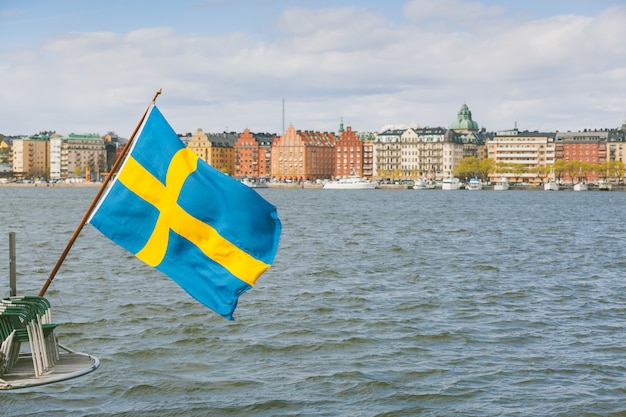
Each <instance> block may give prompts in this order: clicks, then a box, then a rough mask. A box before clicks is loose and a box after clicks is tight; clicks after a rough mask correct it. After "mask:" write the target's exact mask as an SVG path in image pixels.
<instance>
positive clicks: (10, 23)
mask: <svg viewBox="0 0 626 417" xmlns="http://www.w3.org/2000/svg"><path fill="white" fill-rule="evenodd" d="M623 22H626V2H625V1H624V0H616V1H610V0H606V1H605V0H567V1H565V0H543V1H534V0H530V1H529V0H525V1H516V0H511V1H493V0H489V1H488V0H483V1H463V0H381V1H372V0H369V1H368V0H361V1H357V0H352V1H348V0H333V1H331V0H311V1H308V0H300V1H299V0H292V1H287V0H266V1H261V0H179V1H176V2H174V1H168V2H165V1H158V0H151V1H144V0H125V1H120V0H109V1H106V2H86V1H79V0H55V1H46V0H19V1H18V0H0V83H1V84H2V85H1V88H0V133H4V134H7V135H18V134H32V133H37V132H39V131H42V130H55V131H57V132H59V133H63V134H67V133H99V134H105V133H106V132H108V131H115V132H117V133H118V134H119V135H121V136H126V137H127V136H129V135H130V133H131V132H132V130H133V128H134V127H135V124H136V123H137V121H138V119H139V117H140V116H141V114H142V113H143V110H144V109H145V106H146V105H147V103H148V101H149V100H150V99H151V98H152V95H153V93H154V91H155V90H156V89H157V88H161V87H162V88H163V95H162V96H161V97H160V98H159V99H158V105H159V107H160V108H161V110H162V112H163V113H164V114H165V116H166V117H167V118H168V120H169V121H170V124H171V125H172V126H173V127H174V129H175V130H176V131H178V132H181V133H183V132H194V131H195V130H196V129H198V128H202V129H203V130H205V131H208V132H221V131H224V130H229V131H242V130H243V129H245V128H249V129H251V130H252V131H256V132H273V133H280V132H281V131H282V128H283V105H282V102H283V99H284V100H285V112H284V123H285V125H287V126H288V125H289V124H293V125H294V127H295V128H296V129H302V130H321V131H335V130H337V128H338V126H339V122H340V120H341V118H343V120H344V122H345V123H346V124H349V125H351V126H352V127H353V129H354V130H357V131H378V130H380V129H382V128H383V127H385V126H388V125H418V126H444V127H448V126H449V125H450V124H451V123H452V121H454V119H455V118H456V114H457V112H458V110H459V109H460V107H461V106H462V105H463V103H467V105H468V106H469V108H470V110H471V111H472V113H473V118H474V120H476V121H477V122H478V123H479V125H480V126H481V127H485V128H486V129H488V130H490V131H493V130H502V129H510V128H513V127H514V126H515V125H516V124H517V126H518V128H520V129H523V130H525V129H528V130H541V131H554V130H580V129H594V128H606V127H608V128H613V127H618V126H619V125H621V124H622V123H623V122H624V120H625V118H626V43H625V42H624V39H626V25H624V23H623Z"/></svg>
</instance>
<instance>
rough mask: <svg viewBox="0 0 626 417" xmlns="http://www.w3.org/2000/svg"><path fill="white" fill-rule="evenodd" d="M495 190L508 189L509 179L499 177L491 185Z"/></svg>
mask: <svg viewBox="0 0 626 417" xmlns="http://www.w3.org/2000/svg"><path fill="white" fill-rule="evenodd" d="M493 189H494V190H495V191H506V190H508V189H509V180H508V179H507V178H506V177H500V178H499V179H498V181H496V183H495V184H494V186H493Z"/></svg>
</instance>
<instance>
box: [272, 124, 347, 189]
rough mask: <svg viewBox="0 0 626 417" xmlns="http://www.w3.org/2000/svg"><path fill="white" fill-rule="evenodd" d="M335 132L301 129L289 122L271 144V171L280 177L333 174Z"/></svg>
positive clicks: (313, 176)
mask: <svg viewBox="0 0 626 417" xmlns="http://www.w3.org/2000/svg"><path fill="white" fill-rule="evenodd" d="M335 142H336V138H335V134H334V133H328V132H312V131H300V130H296V129H294V127H293V126H289V128H288V129H287V131H286V132H285V134H284V135H283V136H281V137H277V138H275V139H274V141H273V143H272V148H271V167H272V168H271V175H272V178H275V179H277V180H291V181H302V180H311V181H313V180H317V179H328V178H331V177H332V176H333V175H334V166H335Z"/></svg>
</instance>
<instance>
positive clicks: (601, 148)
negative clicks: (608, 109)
mask: <svg viewBox="0 0 626 417" xmlns="http://www.w3.org/2000/svg"><path fill="white" fill-rule="evenodd" d="M608 137H609V133H608V131H606V130H605V131H591V130H589V131H586V130H585V131H582V132H556V135H555V139H554V146H555V160H556V161H559V160H563V161H568V162H570V161H580V162H584V163H586V164H602V163H603V162H605V161H607V141H608ZM574 177H575V178H571V176H570V174H568V173H563V175H562V176H561V178H562V179H563V180H564V181H566V182H571V183H575V182H578V180H579V178H577V177H576V175H574ZM599 177H600V175H599V173H598V172H587V173H586V179H587V181H589V182H597V181H598V179H599Z"/></svg>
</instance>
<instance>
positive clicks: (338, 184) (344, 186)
mask: <svg viewBox="0 0 626 417" xmlns="http://www.w3.org/2000/svg"><path fill="white" fill-rule="evenodd" d="M374 188H376V184H374V183H372V182H369V181H368V180H366V179H364V178H360V177H349V178H345V179H340V180H337V181H330V182H327V183H326V184H324V189H326V190H373V189H374Z"/></svg>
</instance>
